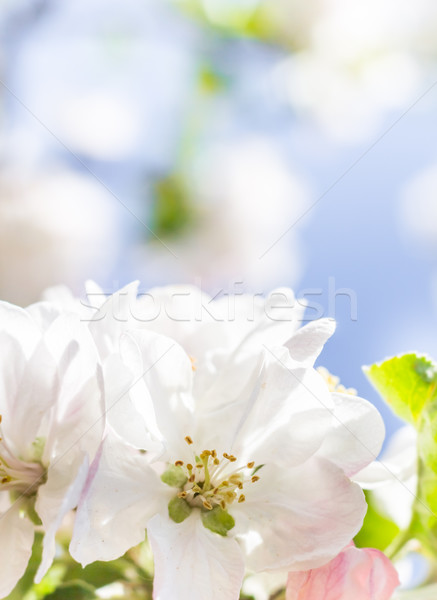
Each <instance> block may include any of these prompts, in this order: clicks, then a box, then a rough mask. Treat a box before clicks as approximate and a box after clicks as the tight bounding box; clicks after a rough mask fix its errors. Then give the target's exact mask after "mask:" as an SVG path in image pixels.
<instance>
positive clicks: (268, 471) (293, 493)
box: [230, 458, 366, 571]
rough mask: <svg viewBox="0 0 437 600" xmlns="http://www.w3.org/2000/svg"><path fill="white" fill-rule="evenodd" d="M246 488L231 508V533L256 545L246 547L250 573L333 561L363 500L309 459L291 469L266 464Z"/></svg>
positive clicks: (327, 467) (359, 519) (360, 514)
mask: <svg viewBox="0 0 437 600" xmlns="http://www.w3.org/2000/svg"><path fill="white" fill-rule="evenodd" d="M257 474H258V475H259V477H260V480H259V481H257V482H256V483H254V484H249V485H247V486H245V488H244V493H245V496H246V501H245V502H243V503H242V504H237V505H232V508H231V511H230V512H232V514H233V515H234V517H235V521H236V532H237V533H238V534H239V535H240V536H242V539H243V540H244V538H245V536H246V535H247V533H248V532H255V533H256V534H257V535H258V536H259V540H260V541H261V540H262V543H259V544H258V545H256V546H255V547H254V548H248V557H247V561H246V564H247V567H248V568H249V569H251V570H253V571H269V570H278V569H281V570H283V569H287V570H307V569H312V568H314V567H318V566H321V565H322V564H324V563H326V562H328V561H329V560H331V559H332V558H334V556H336V555H337V554H338V553H339V552H340V550H342V549H343V548H344V547H345V546H346V545H347V544H348V543H349V542H350V540H351V539H352V538H353V537H354V535H356V533H357V532H358V531H359V530H360V528H361V526H362V523H363V519H364V515H365V513H366V502H365V500H364V495H363V493H362V491H361V489H360V488H359V486H358V485H356V484H354V483H351V482H350V480H349V479H347V477H345V475H344V474H343V472H342V471H341V469H339V468H338V467H336V466H335V465H333V464H331V463H329V462H328V461H326V460H323V459H320V458H312V459H310V460H308V461H307V462H306V463H304V464H303V465H299V466H298V467H295V468H293V469H290V470H285V469H281V468H279V467H276V466H274V465H266V466H265V467H263V468H262V469H260V470H259V471H258V473H257Z"/></svg>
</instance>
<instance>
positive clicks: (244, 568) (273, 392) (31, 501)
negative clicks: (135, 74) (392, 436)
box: [0, 283, 384, 600]
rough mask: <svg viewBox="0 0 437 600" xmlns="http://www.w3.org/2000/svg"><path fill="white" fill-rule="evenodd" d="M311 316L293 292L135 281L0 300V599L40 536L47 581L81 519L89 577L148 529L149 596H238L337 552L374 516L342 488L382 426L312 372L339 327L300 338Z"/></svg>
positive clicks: (77, 538) (358, 493) (311, 329)
mask: <svg viewBox="0 0 437 600" xmlns="http://www.w3.org/2000/svg"><path fill="white" fill-rule="evenodd" d="M303 309H304V307H303V305H302V304H300V303H299V302H297V301H296V300H295V299H294V296H293V294H292V292H291V291H290V290H277V291H275V292H272V293H271V294H270V296H269V297H268V298H267V299H263V298H261V297H255V298H254V297H253V296H245V295H241V296H236V297H229V296H225V297H223V298H221V299H219V300H211V299H210V298H209V297H207V296H206V295H205V294H203V293H202V292H201V291H200V290H197V289H195V288H191V287H168V288H162V289H155V290H151V291H150V292H149V293H148V294H143V295H138V286H137V284H136V283H133V284H131V285H129V286H127V287H125V288H124V289H122V290H120V291H119V292H117V293H115V294H114V295H112V296H109V297H106V296H104V295H103V294H102V293H101V292H100V290H98V289H97V287H96V286H94V285H93V286H90V287H89V295H88V300H87V301H86V302H80V301H78V300H76V299H75V298H73V296H71V295H70V294H69V293H68V292H67V291H66V290H64V289H55V290H51V291H49V292H48V293H47V294H46V299H45V300H44V301H42V302H40V303H37V304H34V305H32V306H30V307H28V308H27V309H22V308H19V307H16V306H13V305H10V304H7V303H1V304H0V331H1V333H0V337H1V349H2V355H3V360H2V362H1V366H0V389H1V394H0V414H1V434H0V435H1V441H0V477H1V479H0V481H1V484H0V486H2V487H0V491H2V492H3V493H2V494H1V495H0V496H1V500H0V506H1V510H2V513H1V515H0V535H1V539H2V544H1V549H0V558H1V560H0V571H1V577H0V596H1V597H4V596H6V595H7V594H8V593H9V592H10V591H11V590H12V589H13V587H14V586H15V584H16V583H17V581H18V579H19V578H20V577H21V575H22V574H23V573H24V571H25V569H26V566H27V563H28V560H29V557H30V553H31V548H32V542H33V537H34V532H35V530H39V531H42V532H43V533H44V541H43V558H42V562H41V565H40V567H39V571H38V573H37V577H36V580H37V581H40V580H41V578H42V577H43V575H44V574H45V573H46V571H47V569H48V568H49V567H50V565H51V563H52V561H53V558H54V555H55V535H56V532H57V530H58V529H59V527H60V526H61V523H62V521H63V519H64V517H65V516H66V515H67V514H71V513H72V511H73V509H76V510H75V512H74V529H73V533H72V539H71V544H70V553H71V555H72V557H73V558H74V559H76V560H77V561H78V562H80V563H81V564H82V565H87V564H89V563H91V562H93V561H96V560H106V561H107V560H112V559H115V558H117V557H120V556H121V555H123V554H124V553H125V552H126V551H127V550H129V549H130V548H132V547H133V546H135V545H137V544H139V543H140V542H142V541H143V540H144V539H145V536H146V532H147V538H148V540H149V543H150V545H151V548H152V551H153V557H154V564H155V575H154V597H155V599H156V600H174V599H175V598H178V599H185V598H186V599H187V600H188V599H190V600H205V598H209V599H211V600H226V599H229V600H233V599H237V598H239V594H240V590H241V587H242V585H243V581H244V579H245V577H246V576H247V575H250V574H254V573H273V574H274V573H277V572H280V573H285V579H284V581H285V580H286V574H287V573H291V572H298V571H299V572H301V571H304V570H309V569H315V568H317V567H320V566H322V565H325V564H327V563H328V562H329V561H331V560H333V559H334V558H335V557H336V556H337V555H338V554H339V553H340V552H341V551H343V550H344V549H345V548H347V547H348V546H349V544H350V542H351V540H352V538H353V537H354V536H355V534H356V533H357V532H358V531H359V530H360V528H361V526H362V522H363V518H364V515H365V512H366V502H365V499H364V495H363V492H362V490H361V488H360V487H359V485H357V484H356V483H354V482H353V481H352V480H351V477H352V476H353V475H354V474H356V473H357V472H359V471H360V470H361V469H363V468H364V467H365V466H366V465H368V464H369V463H370V462H372V461H373V460H374V458H375V457H376V456H377V455H378V453H379V451H380V448H381V445H382V442H383V438H384V425H383V422H382V419H381V417H380V415H379V413H378V412H377V410H376V409H375V408H374V407H373V406H372V405H371V404H370V403H368V402H367V401H366V400H363V399H361V398H359V397H358V396H356V395H352V394H350V393H345V390H344V389H342V388H337V387H336V386H332V385H331V386H330V385H329V382H327V381H326V377H324V376H323V373H321V372H318V371H317V370H315V369H314V366H313V365H314V362H315V360H316V358H317V357H318V355H319V353H320V351H321V350H322V348H323V345H324V343H325V342H326V340H327V339H328V338H329V337H330V336H331V335H332V333H333V332H334V329H335V323H334V322H333V321H332V320H330V319H321V320H318V321H312V322H310V323H308V324H307V325H305V326H303V327H301V328H299V326H300V324H301V321H302V315H303ZM332 390H334V391H332ZM293 581H294V580H293ZM290 597H291V596H290Z"/></svg>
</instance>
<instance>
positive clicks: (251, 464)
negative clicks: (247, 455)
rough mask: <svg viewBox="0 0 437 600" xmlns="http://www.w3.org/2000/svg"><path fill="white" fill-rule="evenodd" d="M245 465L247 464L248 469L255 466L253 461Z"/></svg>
mask: <svg viewBox="0 0 437 600" xmlns="http://www.w3.org/2000/svg"><path fill="white" fill-rule="evenodd" d="M246 466H247V468H248V469H253V467H254V466H255V462H254V461H252V462H249V463H247V465H246Z"/></svg>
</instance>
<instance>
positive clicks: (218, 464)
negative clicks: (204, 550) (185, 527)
mask: <svg viewBox="0 0 437 600" xmlns="http://www.w3.org/2000/svg"><path fill="white" fill-rule="evenodd" d="M185 441H186V442H187V444H189V445H192V444H193V440H192V439H191V438H190V437H189V436H187V437H186V438H185ZM234 463H236V464H238V460H237V457H236V456H234V455H232V454H228V453H226V452H224V453H223V455H222V457H221V458H219V457H218V455H217V451H216V450H203V451H202V452H200V453H199V454H196V453H195V452H193V462H192V463H186V464H185V463H184V461H182V460H177V461H176V462H175V463H174V464H172V465H169V466H168V468H167V469H166V471H165V472H164V473H163V474H162V476H161V479H162V481H163V482H164V483H166V484H167V485H170V486H172V487H176V488H179V492H177V495H176V496H175V497H174V498H173V500H171V501H170V503H169V514H170V517H171V518H172V519H173V520H174V521H175V522H177V523H180V522H182V521H183V520H184V519H186V518H187V516H188V515H189V514H190V513H191V511H192V509H193V508H198V509H200V511H201V513H202V520H203V524H204V525H205V527H208V528H209V529H212V530H213V531H216V532H217V533H221V535H226V532H227V531H228V530H229V529H231V528H232V527H233V526H234V524H235V523H234V520H233V518H232V517H231V515H229V514H228V513H227V509H228V507H229V506H230V505H231V504H232V503H233V502H238V503H241V502H244V501H245V499H246V498H245V495H244V493H243V488H244V486H245V485H246V484H248V483H256V482H257V481H258V480H259V476H258V475H256V474H255V473H256V472H257V471H258V470H259V469H260V468H261V466H262V465H259V466H258V467H255V463H254V462H249V463H247V464H245V465H243V466H239V467H237V468H232V466H231V465H234Z"/></svg>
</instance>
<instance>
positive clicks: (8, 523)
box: [0, 502, 34, 598]
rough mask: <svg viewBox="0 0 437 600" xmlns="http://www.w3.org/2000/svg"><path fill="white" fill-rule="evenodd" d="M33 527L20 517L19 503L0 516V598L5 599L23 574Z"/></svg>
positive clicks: (31, 541) (30, 552) (30, 544)
mask: <svg viewBox="0 0 437 600" xmlns="http://www.w3.org/2000/svg"><path fill="white" fill-rule="evenodd" d="M33 537H34V527H33V524H32V523H31V521H29V519H28V518H27V517H26V516H22V515H20V503H19V502H16V503H15V504H13V505H12V506H11V507H10V509H9V510H8V511H7V512H4V513H2V514H1V515H0V539H1V541H2V542H1V544H0V597H2V598H5V597H6V596H7V595H8V594H9V593H10V592H11V591H12V590H13V589H14V587H15V586H16V584H17V583H18V580H19V579H20V578H21V577H22V575H23V574H24V572H25V570H26V567H27V564H28V562H29V559H30V556H31V554H32V544H33Z"/></svg>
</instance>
